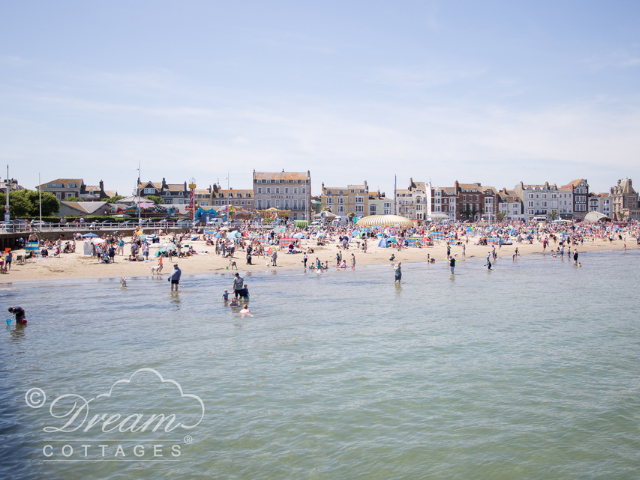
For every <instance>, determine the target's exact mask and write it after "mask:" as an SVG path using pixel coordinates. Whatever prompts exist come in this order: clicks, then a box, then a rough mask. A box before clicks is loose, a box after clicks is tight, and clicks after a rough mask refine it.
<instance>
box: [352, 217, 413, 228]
mask: <svg viewBox="0 0 640 480" xmlns="http://www.w3.org/2000/svg"><path fill="white" fill-rule="evenodd" d="M357 225H358V226H359V227H391V226H393V225H398V226H401V227H413V222H412V221H411V220H409V219H408V218H405V217H401V216H399V215H369V216H368V217H362V218H360V219H358V222H357Z"/></svg>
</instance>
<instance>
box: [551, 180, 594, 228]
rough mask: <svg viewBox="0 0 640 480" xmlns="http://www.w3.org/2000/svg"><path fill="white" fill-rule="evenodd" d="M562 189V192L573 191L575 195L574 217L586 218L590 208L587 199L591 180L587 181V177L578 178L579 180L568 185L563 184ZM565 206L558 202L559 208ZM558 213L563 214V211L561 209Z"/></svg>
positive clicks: (575, 218)
mask: <svg viewBox="0 0 640 480" xmlns="http://www.w3.org/2000/svg"><path fill="white" fill-rule="evenodd" d="M560 190H562V192H567V191H568V192H571V193H572V195H573V205H572V207H573V219H574V220H582V219H584V216H585V215H586V214H587V210H588V207H587V203H588V202H587V200H588V198H589V182H587V179H586V178H578V179H577V180H573V181H571V182H570V183H568V184H567V185H564V186H562V187H561V188H560ZM563 198H564V197H563ZM559 203H560V202H559ZM563 206H564V205H560V204H558V208H559V209H562V207H563ZM558 213H560V215H561V216H562V213H563V212H561V211H559V212H558Z"/></svg>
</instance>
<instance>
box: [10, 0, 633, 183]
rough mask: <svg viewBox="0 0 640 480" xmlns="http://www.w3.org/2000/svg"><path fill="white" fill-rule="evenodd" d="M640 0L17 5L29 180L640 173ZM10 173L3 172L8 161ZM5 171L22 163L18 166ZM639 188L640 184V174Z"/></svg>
mask: <svg viewBox="0 0 640 480" xmlns="http://www.w3.org/2000/svg"><path fill="white" fill-rule="evenodd" d="M639 20H640V2H635V1H629V2H625V1H616V2H591V1H580V2H578V1H575V2H570V1H567V2H557V1H556V2H551V1H549V2H547V1H538V2H527V3H525V2H512V1H447V2H438V1H432V2H430V1H425V2H373V1H352V2H330V1H325V2H299V1H297V2H293V1H292V2H277V1H274V2H213V1H181V2H168V1H157V0H156V1H136V2H124V1H113V0H112V1H92V2H82V1H76V2H69V1H60V0H56V1H55V2H51V1H40V2H36V1H24V2H10V1H6V0H5V1H4V2H0V160H1V161H2V163H3V164H6V163H8V164H9V165H10V167H11V176H12V177H16V178H18V179H19V180H20V183H21V184H23V185H24V186H26V187H28V188H33V187H34V186H35V185H36V184H37V182H38V173H39V172H40V173H41V174H42V180H43V182H44V181H46V180H51V179H53V178H57V177H67V178H68V177H73V178H77V177H82V178H84V179H85V182H86V183H88V184H97V182H98V181H99V180H100V179H102V180H104V181H105V184H106V187H107V189H117V190H118V191H119V193H126V194H129V193H131V190H132V189H133V186H134V185H135V180H136V176H137V172H136V171H135V169H136V168H137V165H138V162H140V163H141V165H142V177H143V179H144V180H159V179H161V178H162V177H165V178H166V179H167V181H169V182H183V181H185V180H188V179H189V178H191V177H195V178H196V179H197V183H198V187H199V188H204V187H206V186H208V185H210V184H211V183H214V182H217V181H218V180H219V181H220V182H221V183H222V184H223V185H226V180H225V179H226V177H227V172H230V177H231V185H232V186H234V187H235V188H250V187H251V172H252V170H253V169H256V170H267V171H269V170H276V171H279V170H282V169H283V168H284V169H286V170H290V171H306V170H310V171H311V175H312V186H313V192H314V193H318V192H319V190H320V185H321V182H322V181H324V182H325V183H326V184H328V185H333V186H337V185H342V184H346V183H361V182H362V181H363V180H367V181H368V182H369V185H370V187H371V188H372V189H376V188H378V187H380V188H381V189H382V190H383V191H385V190H386V192H387V193H391V190H392V188H393V175H394V174H397V175H398V183H399V187H403V188H404V187H406V184H407V182H408V179H409V177H413V179H414V180H421V181H429V180H431V181H432V182H433V183H434V184H435V185H440V186H449V185H452V184H453V182H454V181H455V180H456V179H457V180H459V181H460V182H465V183H466V182H482V183H483V184H485V185H493V186H495V187H498V188H502V187H507V188H512V187H513V186H514V185H515V184H516V183H518V182H519V181H524V182H525V183H542V182H544V181H549V182H550V183H558V184H559V185H562V184H565V183H568V182H569V181H570V180H572V179H574V178H580V177H584V178H587V179H588V180H589V183H590V184H591V188H592V191H604V190H606V189H607V188H608V187H609V186H611V185H613V184H614V182H615V181H616V180H617V179H618V178H624V177H631V178H634V179H637V182H640V135H639V132H640V108H639V107H640V77H639V73H640V29H638V28H637V26H638V21H639ZM0 172H4V170H3V169H0ZM0 176H2V177H4V173H0ZM639 184H640V183H639Z"/></svg>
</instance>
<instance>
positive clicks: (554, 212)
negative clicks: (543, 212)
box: [549, 210, 558, 220]
mask: <svg viewBox="0 0 640 480" xmlns="http://www.w3.org/2000/svg"><path fill="white" fill-rule="evenodd" d="M549 217H550V218H551V220H555V219H556V218H558V212H556V211H555V210H551V212H550V213H549Z"/></svg>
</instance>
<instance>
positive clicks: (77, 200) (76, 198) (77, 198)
mask: <svg viewBox="0 0 640 480" xmlns="http://www.w3.org/2000/svg"><path fill="white" fill-rule="evenodd" d="M64 201H65V202H81V201H82V199H81V198H79V197H67V198H65V199H64Z"/></svg>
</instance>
